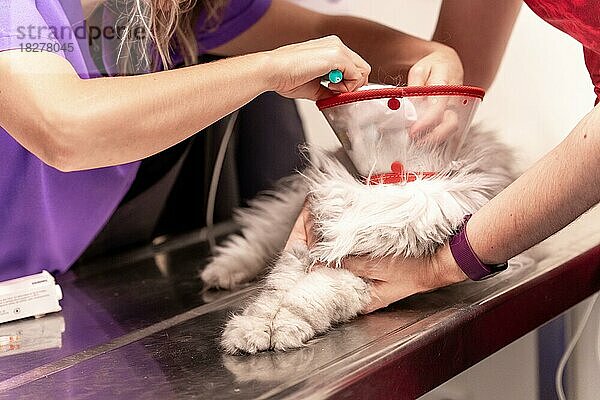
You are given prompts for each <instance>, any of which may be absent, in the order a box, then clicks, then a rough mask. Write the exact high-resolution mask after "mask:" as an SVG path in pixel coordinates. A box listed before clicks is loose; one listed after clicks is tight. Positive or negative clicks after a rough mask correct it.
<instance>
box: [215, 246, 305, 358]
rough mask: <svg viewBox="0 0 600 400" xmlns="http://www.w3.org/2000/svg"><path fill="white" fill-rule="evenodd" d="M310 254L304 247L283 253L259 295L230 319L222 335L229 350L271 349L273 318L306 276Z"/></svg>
mask: <svg viewBox="0 0 600 400" xmlns="http://www.w3.org/2000/svg"><path fill="white" fill-rule="evenodd" d="M307 255H308V251H307V250H306V248H305V247H304V248H302V247H301V246H300V247H297V248H292V249H291V250H290V251H284V252H283V254H282V255H281V257H280V258H279V259H278V260H277V262H276V263H275V266H274V267H273V269H272V270H271V272H270V273H269V275H268V276H267V277H266V279H265V283H264V286H263V287H262V289H261V291H260V293H259V294H258V296H257V297H255V298H253V299H252V300H251V301H250V303H249V304H248V305H247V306H246V307H245V308H244V310H243V311H242V312H241V313H239V314H234V315H233V316H232V317H231V319H230V320H229V321H228V322H227V325H226V326H225V330H224V332H223V335H222V337H221V346H222V347H223V349H224V350H225V351H226V352H227V353H229V354H236V353H251V354H254V353H256V352H258V351H263V350H268V349H270V348H271V336H272V324H273V319H274V318H275V316H276V314H277V312H278V311H279V307H280V304H281V302H282V300H283V297H284V296H285V294H286V293H287V291H288V290H290V289H292V288H293V287H294V286H295V285H296V283H297V282H298V281H299V280H300V279H302V277H303V276H304V275H306V268H307V265H308V259H307Z"/></svg>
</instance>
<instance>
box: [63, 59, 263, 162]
mask: <svg viewBox="0 0 600 400" xmlns="http://www.w3.org/2000/svg"><path fill="white" fill-rule="evenodd" d="M259 59H260V55H251V56H245V57H238V58H234V59H228V60H222V61H218V62H215V63H210V64H206V65H198V66H193V67H189V68H184V69H180V70H173V71H164V72H158V73H155V74H150V75H141V76H132V77H119V78H101V79H92V80H81V81H78V82H77V84H76V85H75V87H73V88H72V94H71V95H70V96H72V97H71V98H73V97H74V98H75V100H76V101H75V102H73V103H72V104H73V105H74V106H75V107H81V106H83V110H81V111H80V112H79V113H77V114H78V117H77V119H76V120H75V121H74V123H73V122H72V123H71V124H70V127H71V129H70V130H69V131H68V132H66V134H67V135H68V137H67V138H65V140H67V141H68V143H69V147H70V148H71V149H73V151H72V154H70V155H68V156H69V157H70V159H71V160H72V161H71V162H70V164H71V168H73V169H88V168H98V167H103V166H109V165H117V164H122V163H126V162H131V161H134V160H139V159H142V158H145V157H148V156H150V155H152V154H155V153H158V152H160V151H162V150H164V149H166V148H168V147H170V146H172V145H174V144H176V143H178V142H180V141H182V140H184V139H186V138H188V137H190V136H191V135H193V134H195V133H196V132H198V131H200V130H202V129H204V128H205V127H207V126H208V125H210V124H212V123H213V122H215V121H217V120H219V119H220V118H222V117H224V116H225V115H227V114H229V113H230V112H232V111H233V110H236V109H238V108H239V107H241V106H243V105H244V104H246V103H247V102H249V101H250V100H252V99H253V98H254V97H256V96H257V95H259V94H260V93H262V92H264V91H266V90H267V89H268V86H267V83H266V81H265V80H262V78H263V77H264V74H262V73H260V68H261V67H262V66H263V65H264V64H263V63H262V62H258V61H259ZM87 93H90V94H91V95H86V94H87ZM65 101H67V99H65ZM57 128H60V127H57Z"/></svg>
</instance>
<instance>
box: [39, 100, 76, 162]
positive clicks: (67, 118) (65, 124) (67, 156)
mask: <svg viewBox="0 0 600 400" xmlns="http://www.w3.org/2000/svg"><path fill="white" fill-rule="evenodd" d="M81 120H82V117H81V115H78V113H74V114H71V115H68V114H67V113H64V112H60V113H48V114H47V115H45V116H44V117H43V127H42V133H41V136H42V137H43V138H44V139H43V141H42V142H43V143H42V146H41V149H40V151H39V152H38V154H36V155H37V156H38V158H40V160H42V161H43V162H44V163H45V164H47V165H49V166H51V167H53V168H55V169H57V170H59V171H61V172H74V171H80V170H83V169H86V166H85V163H84V159H85V156H84V154H85V153H86V145H85V142H84V141H82V140H81V134H82V132H83V130H82V129H83V124H82V123H81Z"/></svg>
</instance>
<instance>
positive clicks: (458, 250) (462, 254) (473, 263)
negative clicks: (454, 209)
mask: <svg viewBox="0 0 600 400" xmlns="http://www.w3.org/2000/svg"><path fill="white" fill-rule="evenodd" d="M470 218H471V214H469V215H466V216H465V221H464V223H463V225H462V227H461V228H460V230H459V231H458V233H457V234H456V235H454V236H453V237H452V239H450V251H451V252H452V256H454V260H455V261H456V263H457V264H458V266H459V267H460V269H462V270H463V272H464V273H465V274H466V275H467V276H468V277H469V278H470V279H471V280H474V281H479V280H482V279H483V278H486V277H487V276H489V275H491V274H493V273H494V272H495V271H492V269H491V268H490V266H488V265H485V264H484V263H482V262H481V261H480V260H479V258H478V257H477V255H476V254H475V252H474V251H473V249H472V248H471V244H470V243H469V238H467V222H468V221H469V219H470Z"/></svg>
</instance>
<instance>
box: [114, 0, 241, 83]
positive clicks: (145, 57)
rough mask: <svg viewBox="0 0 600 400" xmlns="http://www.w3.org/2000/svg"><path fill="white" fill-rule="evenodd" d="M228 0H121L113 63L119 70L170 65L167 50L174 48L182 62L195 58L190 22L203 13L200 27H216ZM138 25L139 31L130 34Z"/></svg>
mask: <svg viewBox="0 0 600 400" xmlns="http://www.w3.org/2000/svg"><path fill="white" fill-rule="evenodd" d="M227 3H229V0H124V4H123V5H121V7H119V8H120V12H119V14H120V15H122V18H125V21H124V25H125V32H124V34H123V37H122V39H121V45H120V48H119V55H118V61H117V63H118V64H119V66H120V70H121V72H122V73H125V74H131V73H134V74H135V73H143V72H148V71H154V70H156V69H157V67H158V66H159V65H160V64H162V67H163V69H169V68H171V67H172V66H173V60H172V57H171V51H172V50H173V49H177V50H178V51H179V54H181V56H182V57H183V61H184V63H185V65H192V64H195V63H196V62H197V59H198V43H197V41H196V37H195V33H194V24H195V22H196V20H197V19H198V17H199V15H200V13H201V12H202V14H203V16H202V17H203V19H204V25H203V28H202V29H204V30H207V31H214V30H216V29H217V28H218V25H219V22H220V20H221V14H222V11H223V9H224V8H225V6H226V5H227ZM140 29H142V31H143V35H139V34H136V35H133V34H132V32H134V30H137V31H139V30H140Z"/></svg>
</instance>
